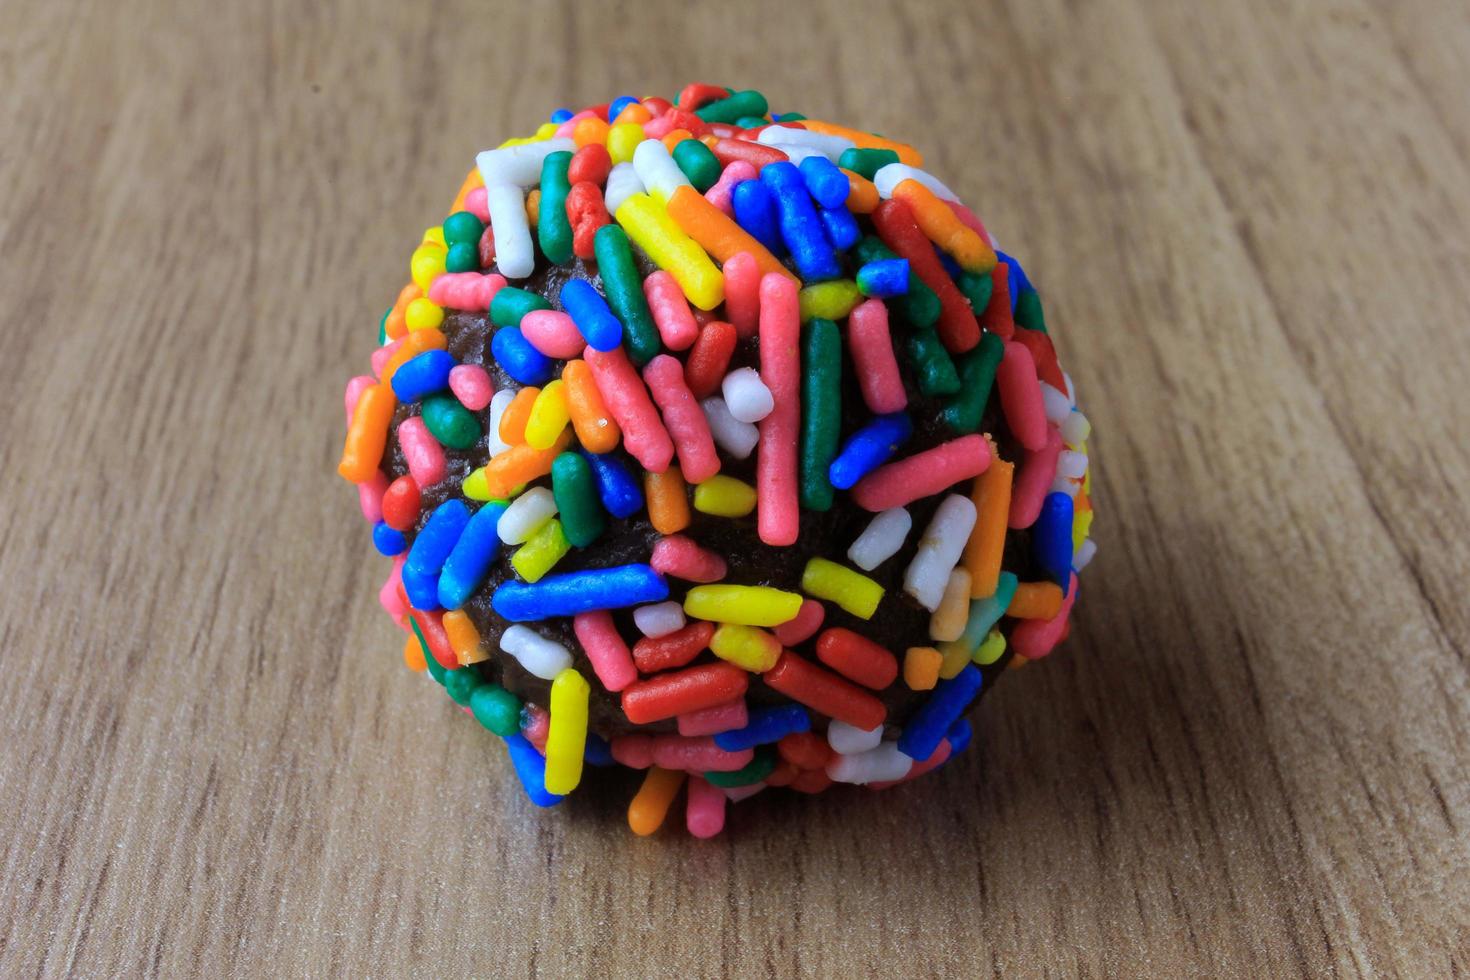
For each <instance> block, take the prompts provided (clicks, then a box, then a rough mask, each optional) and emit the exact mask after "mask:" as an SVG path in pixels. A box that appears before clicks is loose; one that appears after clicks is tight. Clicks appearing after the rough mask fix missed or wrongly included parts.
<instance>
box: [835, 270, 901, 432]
mask: <svg viewBox="0 0 1470 980" xmlns="http://www.w3.org/2000/svg"><path fill="white" fill-rule="evenodd" d="M847 331H848V332H847V336H848V343H849V345H850V347H851V350H852V358H853V367H854V369H855V371H856V374H857V376H858V383H859V386H860V387H861V389H862V392H863V401H864V402H866V403H867V406H868V409H869V410H870V411H871V412H873V414H875V415H887V414H891V413H893V412H901V411H903V409H904V408H905V407H906V406H907V405H908V395H907V394H906V393H905V391H904V387H903V379H902V378H901V377H900V376H899V373H898V361H897V359H896V358H895V357H894V356H893V340H892V338H891V337H890V336H889V333H888V307H887V306H885V305H884V304H883V301H882V300H879V299H870V300H868V301H866V302H864V303H861V304H859V305H858V306H857V307H856V308H854V309H853V311H852V315H851V317H850V318H849V319H848V328H847Z"/></svg>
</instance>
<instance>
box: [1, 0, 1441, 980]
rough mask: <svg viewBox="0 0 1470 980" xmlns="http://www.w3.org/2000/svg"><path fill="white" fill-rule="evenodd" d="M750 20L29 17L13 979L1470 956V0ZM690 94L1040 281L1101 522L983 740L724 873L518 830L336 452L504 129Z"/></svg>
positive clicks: (312, 7) (461, 14) (581, 797)
mask: <svg viewBox="0 0 1470 980" xmlns="http://www.w3.org/2000/svg"><path fill="white" fill-rule="evenodd" d="M731 6H735V5H731ZM738 6H739V12H738V13H735V12H731V11H729V10H724V9H716V8H714V7H713V6H704V5H695V4H685V3H639V4H626V5H620V4H597V5H593V4H585V5H577V4H572V3H562V4H544V5H540V4H538V5H535V6H532V7H527V8H517V7H512V6H508V5H503V6H497V7H495V8H493V9H491V8H486V7H484V6H482V5H470V4H458V3H436V4H432V5H431V4H404V3H391V2H372V3H367V2H353V3H310V4H307V3H302V4H296V5H289V4H279V5H268V4H263V3H256V2H242V3H221V4H198V3H193V2H187V0H177V2H153V3H146V4H143V3H115V4H101V3H93V4H77V3H72V2H67V0H53V2H42V0H10V2H9V3H7V4H6V5H5V8H4V15H5V25H6V26H5V29H4V31H3V32H0V137H3V139H0V247H3V260H0V296H3V297H4V300H5V305H6V307H7V309H6V312H5V315H4V321H3V322H4V332H3V344H0V419H3V422H0V426H3V427H0V583H3V585H0V658H3V659H0V663H3V667H4V681H3V683H0V826H3V828H4V832H3V834H0V976H5V977H25V976H31V975H37V976H63V975H78V976H105V975H124V976H142V975H163V976H184V975H191V974H192V975H202V976H209V977H218V976H227V975H268V976H296V975H312V976H327V975H342V976H369V975H372V976H435V977H448V976H458V975H466V974H474V975H479V976H499V975H521V974H525V975H533V974H534V975H537V976H613V975H623V976H630V977H644V976H678V977H685V976H695V975H701V976H717V975H749V976H759V975H776V974H779V975H796V974H800V975H807V976H823V977H826V976H869V975H877V974H879V973H884V974H889V975H914V976H933V975H939V974H949V975H956V976H970V975H975V974H977V973H984V974H988V973H991V972H992V971H993V972H996V973H1007V974H1014V975H1043V974H1045V975H1072V974H1077V975H1085V976H1101V975H1120V976H1128V975H1154V976H1170V977H1172V976H1181V975H1190V974H1211V975H1218V976H1241V977H1262V976H1268V975H1298V974H1303V975H1305V974H1310V975H1324V974H1328V973H1332V974H1345V975H1360V974H1361V975H1392V974H1403V975H1412V976H1435V977H1446V976H1451V975H1462V976H1463V975H1464V974H1465V972H1466V971H1467V970H1470V887H1467V884H1466V882H1467V878H1470V846H1467V845H1470V842H1467V824H1470V786H1467V782H1466V763H1467V759H1470V710H1467V708H1470V702H1467V694H1470V692H1467V675H1466V668H1467V652H1470V609H1467V604H1466V602H1465V600H1464V588H1465V581H1466V573H1467V570H1470V505H1467V499H1470V498H1467V492H1466V488H1467V486H1470V452H1467V445H1466V442H1467V439H1466V433H1467V424H1470V412H1467V409H1466V405H1465V400H1464V389H1465V383H1466V382H1465V379H1466V377H1467V375H1470V343H1467V319H1470V274H1467V273H1470V267H1467V260H1470V254H1467V253H1470V249H1467V239H1470V236H1467V233H1466V229H1467V226H1470V109H1467V105H1470V103H1467V101H1466V98H1465V93H1466V92H1467V91H1470V59H1467V55H1466V52H1467V51H1470V13H1467V8H1466V7H1465V6H1464V5H1463V4H1458V3H1453V2H1448V0H1446V2H1443V3H1429V2H1413V3H1410V2H1401V3H1394V4H1391V5H1390V4H1384V5H1382V7H1381V8H1375V7H1373V6H1370V5H1368V4H1366V3H1361V2H1357V0H1343V2H1337V3H1327V2H1313V3H1284V4H1283V3H1279V2H1267V0H1240V2H1232V3H1216V4H1177V3H1170V2H1164V0H1160V2H1158V3H1141V2H1136V0H1135V2H1130V0H1104V2H1096V3H1093V2H1077V0H1073V2H1068V0H1011V2H1008V3H1005V4H995V5H992V4H977V3H970V2H964V0H953V2H944V3H938V2H933V0H925V2H923V3H915V4H908V5H903V4H891V3H882V4H873V5H871V6H867V5H864V4H855V3H851V2H842V3H839V2H835V0H833V2H826V3H821V4H813V5H810V6H807V5H798V4H792V3H771V4H760V3H746V4H740V5H738ZM919 66H923V68H924V71H923V73H922V74H920V73H919V72H918V67H919ZM694 79H703V80H711V81H722V82H730V83H739V84H741V85H752V86H758V87H760V88H762V89H763V90H765V91H766V92H767V93H769V95H770V97H771V101H772V103H773V104H774V105H776V106H777V107H779V108H793V109H800V110H802V111H804V112H806V113H808V114H811V115H820V116H824V117H831V118H834V119H838V120H845V121H851V122H856V123H859V124H862V125H865V126H868V127H871V128H874V129H876V130H878V131H880V132H885V133H888V134H890V135H894V136H900V137H903V138H907V139H911V140H912V141H913V142H915V143H917V144H918V145H920V146H921V147H923V148H924V149H925V150H926V151H927V152H929V154H930V162H931V164H932V168H931V169H933V170H934V171H935V172H936V173H938V174H940V175H941V176H942V177H943V178H944V179H945V180H947V181H949V182H950V183H951V184H952V185H953V186H954V187H956V188H957V189H958V190H959V191H960V192H961V193H962V194H963V195H964V196H965V197H966V198H967V199H968V200H970V201H971V202H972V203H974V204H975V205H976V208H977V210H979V211H980V212H981V213H982V214H983V215H984V216H985V219H986V221H987V223H988V224H989V225H990V226H991V227H992V228H994V229H996V232H997V235H998V237H999V238H1000V239H1001V241H1002V243H1003V244H1004V245H1006V246H1007V247H1009V248H1012V249H1013V250H1014V251H1015V252H1016V254H1017V255H1019V256H1021V257H1023V259H1024V260H1025V261H1026V263H1027V269H1028V271H1029V272H1030V273H1031V275H1032V276H1033V277H1034V278H1035V279H1036V280H1037V282H1038V283H1039V284H1040V286H1041V289H1042V292H1043V295H1044V296H1045V297H1046V300H1047V306H1048V312H1049V320H1050V322H1051V323H1052V324H1053V330H1054V335H1055V336H1057V337H1058V338H1059V343H1060V347H1061V350H1062V352H1063V357H1064V361H1065V363H1066V364H1067V365H1068V366H1069V367H1070V368H1071V370H1072V372H1073V374H1074V375H1075V377H1076V379H1077V382H1078V384H1079V386H1080V389H1081V391H1082V393H1083V397H1084V404H1085V407H1086V409H1087V412H1088V414H1089V415H1090V416H1091V417H1092V419H1093V420H1094V423H1095V425H1096V429H1097V431H1098V435H1097V437H1096V439H1095V441H1094V442H1093V444H1092V445H1093V447H1094V452H1095V454H1096V458H1097V459H1098V460H1099V461H1100V463H1099V466H1100V469H1099V471H1098V476H1097V494H1096V496H1097V499H1098V501H1099V507H1100V517H1099V520H1098V524H1097V527H1098V537H1099V538H1100V541H1101V544H1102V551H1101V553H1100V557H1099V558H1098V559H1097V561H1096V562H1095V563H1094V565H1093V566H1092V567H1091V568H1090V569H1089V570H1088V573H1087V575H1086V577H1085V587H1084V599H1083V602H1082V605H1081V608H1080V615H1079V617H1078V619H1077V628H1076V630H1075V631H1074V634H1073V639H1072V641H1071V642H1070V644H1069V645H1068V646H1067V647H1066V648H1065V649H1064V651H1063V652H1061V653H1060V654H1059V655H1058V656H1056V657H1054V658H1052V659H1051V660H1050V661H1048V662H1046V663H1045V664H1038V665H1033V666H1032V667H1029V668H1027V669H1026V670H1024V671H1021V672H1019V673H1016V674H1013V675H1011V676H1009V677H1008V678H1007V680H1006V683H1004V684H1003V685H1002V687H1001V690H1000V691H999V692H997V694H996V695H995V696H994V697H993V698H991V699H989V700H988V701H987V702H986V706H985V710H984V711H983V712H982V716H981V718H980V721H979V724H978V738H977V740H978V742H979V743H980V745H981V747H982V748H983V750H984V752H983V760H982V755H981V753H973V752H972V753H971V754H970V755H968V756H967V757H966V758H965V759H964V761H963V762H961V763H958V764H956V765H954V766H951V767H949V768H948V769H947V770H946V771H945V773H944V774H943V776H942V778H936V779H928V780H925V781H923V782H921V783H919V784H917V785H914V786H913V787H911V788H908V789H905V790H903V791H900V792H893V793H889V794H886V795H883V796H870V795H868V794H866V793H863V792H845V793H834V794H831V795H829V796H827V797H825V798H822V799H816V800H813V799H806V798H801V797H794V796H790V795H786V794H772V795H771V797H770V798H766V799H758V800H755V801H751V802H750V803H746V804H742V805H741V806H739V807H737V808H736V809H735V810H734V811H733V816H732V822H731V826H730V828H729V831H728V832H727V833H726V834H725V836H723V837H721V838H719V839H717V840H715V841H711V842H699V841H695V840H692V839H690V838H689V837H687V836H686V835H684V834H683V833H682V831H681V832H678V833H666V834H663V835H661V836H660V837H659V838H656V839H652V840H638V839H635V838H633V837H631V836H630V835H628V834H627V833H626V831H625V829H624V827H623V815H622V807H623V804H624V802H625V800H626V799H627V793H628V792H629V789H628V787H627V786H624V785H614V786H611V787H610V788H608V789H607V790H606V791H604V792H601V793H597V792H590V793H582V794H578V795H577V796H575V797H574V798H573V799H572V800H571V801H570V802H569V803H568V804H567V805H566V806H565V807H563V808H562V809H561V810H560V811H559V812H552V813H545V814H542V813H538V812H533V811H532V808H531V807H529V806H528V805H527V803H526V802H525V801H524V800H523V799H522V796H521V792H520V790H519V788H518V787H517V785H516V784H515V781H514V779H513V778H509V777H508V775H507V773H508V768H507V765H506V763H505V760H504V757H503V754H502V752H501V750H500V749H499V748H498V747H496V745H495V744H494V740H493V739H492V738H491V737H490V736H488V735H487V734H485V733H484V732H482V731H481V730H480V729H479V728H478V727H477V726H475V725H473V724H471V723H468V722H466V721H465V720H464V719H463V718H462V717H459V716H457V715H456V713H455V712H453V711H452V710H451V708H450V706H449V704H448V703H447V702H446V701H445V699H444V697H443V695H442V694H441V693H439V692H437V691H435V690H433V689H432V687H431V686H430V685H428V684H426V683H424V682H422V681H421V680H419V679H418V678H416V677H414V676H412V675H410V674H409V673H407V672H406V671H404V670H403V668H402V666H401V663H400V662H399V648H400V645H401V638H400V636H399V634H398V633H397V631H396V630H394V629H393V628H392V627H391V626H390V625H389V624H388V622H387V621H386V620H385V618H384V617H383V616H382V615H381V613H380V612H379V611H378V609H377V606H376V602H375V592H376V586H377V584H378V581H379V577H380V575H381V572H382V568H383V562H382V560H381V559H378V558H377V557H376V555H374V554H373V553H372V550H371V547H370V545H369V542H368V535H367V533H366V531H365V530H364V528H363V526H362V524H361V519H360V517H359V516H358V515H357V505H356V501H355V497H354V496H353V495H352V493H351V491H350V490H349V488H348V487H346V486H345V485H344V484H343V483H342V482H341V480H340V479H338V477H337V476H336V474H335V473H334V472H333V465H334V463H335V460H336V454H337V452H338V450H339V447H340V439H341V426H342V408H341V389H342V383H343V382H344V380H345V379H346V378H347V377H348V376H349V374H353V373H360V372H361V370H362V369H363V368H364V367H365V366H366V357H367V353H368V351H369V348H370V346H371V344H372V342H373V340H374V334H375V330H376V323H377V319H378V315H379V314H380V312H381V310H382V309H383V307H384V306H385V304H387V303H388V302H389V301H390V300H391V298H392V295H393V292H394V290H396V289H397V287H398V286H399V284H400V283H401V282H402V281H403V279H404V275H405V273H406V270H407V261H408V254H409V251H410V249H411V248H412V246H413V245H414V243H415V242H416V241H417V240H418V239H417V236H418V233H419V231H420V229H422V228H423V227H424V226H425V225H426V224H428V223H429V222H430V221H432V220H436V219H437V218H438V217H439V216H440V215H441V214H442V209H443V207H444V205H445V202H446V201H447V200H448V198H449V197H450V196H451V195H452V194H453V192H454V190H455V188H456V187H457V186H458V183H459V180H460V178H461V177H462V176H463V173H464V171H465V170H466V169H467V167H468V165H469V164H470V162H471V159H472V156H473V154H474V152H475V151H476V150H479V149H481V148H483V147H486V146H489V145H491V144H492V143H494V142H496V141H498V140H499V139H500V138H502V137H504V136H506V135H508V134H512V133H517V132H523V131H528V130H529V129H531V128H532V127H533V126H534V125H535V124H536V123H537V122H538V121H539V120H541V119H542V118H544V114H545V113H546V111H548V110H549V109H550V108H552V107H553V106H556V105H561V104H574V105H575V104H585V103H589V102H593V101H598V100H602V99H605V98H607V97H609V96H612V95H616V94H619V93H622V92H634V93H639V92H645V93H646V92H658V93H662V94H672V93H674V92H676V91H677V90H678V88H679V87H680V86H681V85H682V84H683V83H684V82H686V81H689V80H694Z"/></svg>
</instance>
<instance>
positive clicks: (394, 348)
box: [354, 337, 403, 404]
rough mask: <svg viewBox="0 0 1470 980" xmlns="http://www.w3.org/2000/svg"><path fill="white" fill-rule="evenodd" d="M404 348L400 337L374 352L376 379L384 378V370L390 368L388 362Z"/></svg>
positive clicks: (373, 362) (373, 364)
mask: <svg viewBox="0 0 1470 980" xmlns="http://www.w3.org/2000/svg"><path fill="white" fill-rule="evenodd" d="M402 346H403V338H402V337H399V338H398V339H397V340H395V341H392V342H391V343H387V344H384V345H383V346H382V347H379V348H378V349H377V350H375V351H373V356H372V366H373V377H374V378H381V377H382V376H383V368H385V367H387V366H388V361H389V360H390V359H391V358H392V357H393V355H394V354H397V353H398V348H400V347H402ZM354 404H355V403H354Z"/></svg>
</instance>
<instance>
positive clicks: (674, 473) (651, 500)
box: [643, 470, 689, 534]
mask: <svg viewBox="0 0 1470 980" xmlns="http://www.w3.org/2000/svg"><path fill="white" fill-rule="evenodd" d="M643 494H644V496H646V497H647V498H648V520H649V523H650V524H652V525H653V529H654V530H655V531H657V532H658V533H659V534H677V533H678V532H679V531H682V530H684V529H685V528H686V527H688V526H689V497H688V495H687V494H686V493H685V491H684V478H683V477H682V476H680V475H679V471H678V470H668V471H666V472H664V473H648V472H645V473H644V474H643Z"/></svg>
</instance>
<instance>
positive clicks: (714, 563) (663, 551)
mask: <svg viewBox="0 0 1470 980" xmlns="http://www.w3.org/2000/svg"><path fill="white" fill-rule="evenodd" d="M648 563H649V564H650V565H652V566H653V570H654V571H656V572H659V573H660V574H663V575H672V576H673V577H674V578H681V579H684V580H685V581H686V582H718V581H719V580H720V579H722V578H724V577H725V573H726V571H727V568H726V565H725V559H723V558H721V557H720V556H719V555H717V554H715V553H714V552H713V551H710V550H708V549H707V548H701V547H700V546H699V545H697V544H695V543H694V541H693V540H692V539H690V538H686V537H685V536H684V535H682V534H671V535H669V536H668V537H666V538H659V540H658V543H657V544H655V545H654V546H653V556H652V557H651V558H649V560H648Z"/></svg>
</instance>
